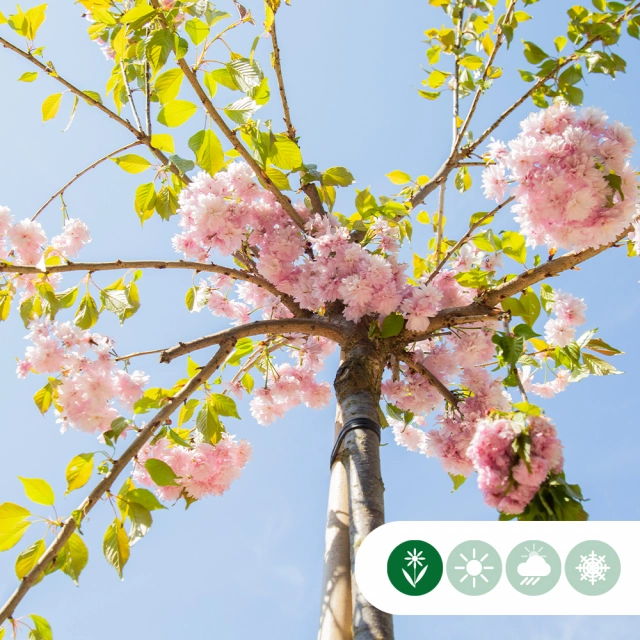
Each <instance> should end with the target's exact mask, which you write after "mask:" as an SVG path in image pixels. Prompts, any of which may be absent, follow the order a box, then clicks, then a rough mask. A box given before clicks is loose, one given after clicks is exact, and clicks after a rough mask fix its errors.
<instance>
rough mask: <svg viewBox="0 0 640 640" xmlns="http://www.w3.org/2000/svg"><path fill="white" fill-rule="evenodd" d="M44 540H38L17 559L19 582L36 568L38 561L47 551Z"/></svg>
mask: <svg viewBox="0 0 640 640" xmlns="http://www.w3.org/2000/svg"><path fill="white" fill-rule="evenodd" d="M46 548H47V547H46V545H45V542H44V540H38V541H37V542H34V543H33V544H32V545H31V546H30V547H27V548H26V549H25V550H24V551H23V552H22V553H21V554H20V555H19V556H18V557H17V559H16V576H18V580H22V578H24V577H25V576H26V575H27V574H28V573H29V572H30V571H31V569H33V567H35V566H36V564H37V562H38V560H40V558H41V557H42V554H43V553H44V551H45V549H46Z"/></svg>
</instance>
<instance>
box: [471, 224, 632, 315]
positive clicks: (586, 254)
mask: <svg viewBox="0 0 640 640" xmlns="http://www.w3.org/2000/svg"><path fill="white" fill-rule="evenodd" d="M631 231H633V225H631V226H629V227H628V228H627V229H625V230H624V231H623V232H622V233H621V234H620V235H619V236H618V237H617V238H616V239H615V240H614V241H613V242H610V243H609V244H605V245H602V246H601V247H597V248H595V249H594V248H589V249H583V250H582V251H571V252H570V253H565V254H564V255H563V256H561V257H559V258H554V259H553V260H549V261H548V262H546V263H544V264H541V265H539V266H537V267H535V268H534V269H529V270H528V271H525V272H524V273H521V274H520V275H519V276H517V277H515V278H513V280H509V281H508V282H505V283H504V284H501V285H499V286H497V287H495V288H494V289H491V290H489V291H487V292H486V293H483V294H482V295H480V296H479V297H478V299H477V301H478V303H480V304H483V305H485V306H487V307H495V306H496V305H497V304H499V303H500V302H502V301H503V300H505V299H506V298H510V297H511V296H513V295H515V294H517V293H520V292H521V291H524V290H525V289H526V288H527V287H530V286H531V285H534V284H536V283H537V282H540V281H541V280H545V279H546V278H551V277H552V276H557V275H558V274H559V273H562V272H563V271H567V270H568V269H573V268H574V267H575V266H577V265H579V264H580V263H581V262H585V261H586V260H589V259H590V258H593V257H595V256H597V255H599V254H601V253H602V252H603V251H606V250H607V249H609V248H610V247H613V246H614V245H615V244H617V243H618V242H620V241H621V240H624V239H625V238H626V237H627V236H628V235H629V233H631Z"/></svg>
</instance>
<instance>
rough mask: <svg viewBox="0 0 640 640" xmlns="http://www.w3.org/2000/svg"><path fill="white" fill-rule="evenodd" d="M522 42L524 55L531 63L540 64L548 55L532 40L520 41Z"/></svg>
mask: <svg viewBox="0 0 640 640" xmlns="http://www.w3.org/2000/svg"><path fill="white" fill-rule="evenodd" d="M522 43H523V44H524V57H525V58H526V59H527V61H528V62H530V63H531V64H540V63H541V62H543V61H544V60H546V59H547V58H548V57H549V56H548V54H546V53H545V52H544V51H543V50H542V49H541V48H540V47H539V46H538V45H536V44H534V43H533V42H526V41H525V40H523V41H522Z"/></svg>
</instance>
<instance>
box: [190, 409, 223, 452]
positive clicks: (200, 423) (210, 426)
mask: <svg viewBox="0 0 640 640" xmlns="http://www.w3.org/2000/svg"><path fill="white" fill-rule="evenodd" d="M196 428H197V429H198V431H199V432H200V433H201V434H202V435H203V437H204V440H205V442H209V443H211V444H218V442H219V441H220V438H221V437H222V434H223V433H224V427H223V426H222V423H221V422H220V419H219V418H218V412H217V411H216V409H215V407H214V406H213V405H212V404H211V403H209V402H206V403H205V404H204V405H203V406H202V408H201V409H200V411H198V415H197V417H196Z"/></svg>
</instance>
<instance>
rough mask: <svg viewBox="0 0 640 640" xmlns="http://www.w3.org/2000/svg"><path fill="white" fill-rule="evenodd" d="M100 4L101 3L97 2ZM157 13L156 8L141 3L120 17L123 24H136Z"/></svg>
mask: <svg viewBox="0 0 640 640" xmlns="http://www.w3.org/2000/svg"><path fill="white" fill-rule="evenodd" d="M96 4H98V5H99V4H100V3H96ZM154 13H155V9H154V8H153V7H150V6H149V5H148V4H139V5H138V6H137V7H134V8H133V9H130V10H129V11H126V12H125V13H124V14H123V15H122V17H121V18H120V22H121V23H122V24H134V23H136V22H139V21H140V20H146V19H148V18H150V17H151V16H152V15H153V14H154Z"/></svg>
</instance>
